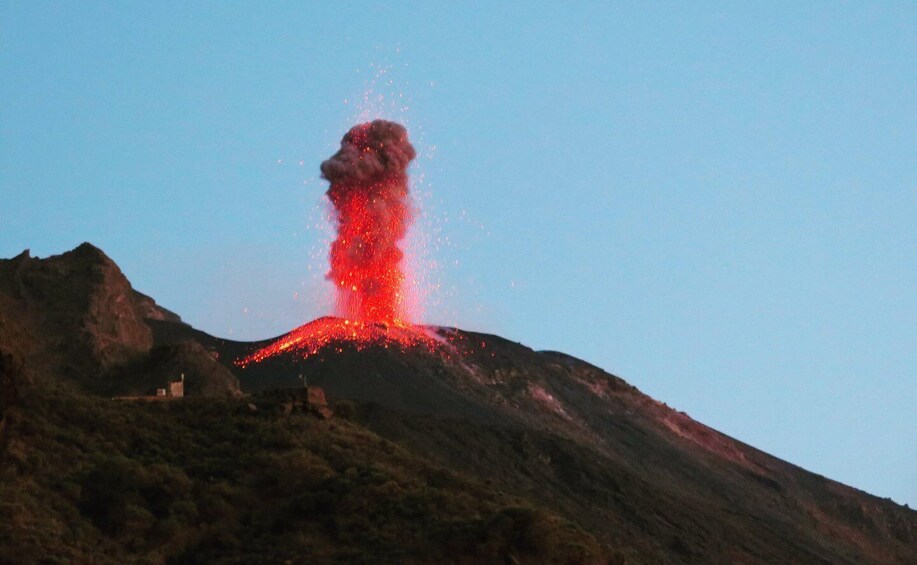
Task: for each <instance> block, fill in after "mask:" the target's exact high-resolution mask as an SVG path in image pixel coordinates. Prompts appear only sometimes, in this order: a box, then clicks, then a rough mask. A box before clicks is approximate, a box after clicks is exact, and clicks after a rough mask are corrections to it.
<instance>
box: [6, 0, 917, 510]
mask: <svg viewBox="0 0 917 565" xmlns="http://www.w3.org/2000/svg"><path fill="white" fill-rule="evenodd" d="M186 4H188V3H166V2H157V3H139V2H112V3H80V4H79V5H77V4H75V3H43V2H4V3H3V4H2V5H0V26H2V27H0V201H2V205H0V256H2V257H10V256H13V255H14V254H16V253H19V252H20V251H22V250H23V249H25V248H31V249H32V252H33V254H37V255H39V256H46V255H49V254H57V253H60V252H63V251H65V250H67V249H70V248H72V247H74V246H76V245H77V244H79V243H80V242H82V241H87V240H88V241H91V242H92V243H94V244H96V245H97V246H99V247H101V248H102V249H103V250H105V251H106V252H107V253H108V254H109V255H110V256H111V257H112V258H113V259H114V260H115V261H117V262H118V264H119V265H120V266H121V268H122V269H123V270H124V272H125V274H126V275H127V276H128V277H129V278H130V280H131V281H132V282H133V284H134V286H135V287H136V288H138V289H139V290H141V291H143V292H146V293H148V294H151V295H152V296H154V297H155V298H156V299H157V300H158V301H159V302H160V303H161V304H163V305H164V306H166V307H168V308H171V309H173V310H175V311H177V312H179V313H180V314H181V315H182V316H183V317H184V318H185V319H186V320H187V321H189V322H191V323H192V324H194V325H195V326H197V327H200V328H201V329H204V330H206V331H208V332H210V333H213V334H216V335H221V336H228V337H234V338H238V339H255V338H266V337H272V336H275V335H277V334H280V333H282V332H284V331H286V330H288V329H291V328H293V327H294V326H296V325H299V324H301V323H303V322H305V321H307V320H309V319H311V318H312V317H315V316H318V315H321V314H323V313H325V312H326V311H327V309H328V307H327V293H328V291H327V289H326V288H325V287H324V284H323V282H322V279H321V275H322V270H323V269H324V254H325V247H324V246H325V245H326V243H327V239H328V234H329V230H328V228H327V225H326V224H324V223H323V214H324V209H323V207H322V195H323V193H324V190H325V188H326V186H325V184H324V183H323V182H322V181H321V180H320V179H319V178H318V164H319V163H320V162H321V161H322V160H323V159H325V158H327V157H328V156H330V155H331V154H332V153H333V152H334V150H335V148H336V146H337V144H338V142H339V140H340V137H341V135H343V133H344V132H345V131H346V130H347V129H348V128H349V127H350V126H351V125H353V123H355V122H356V121H357V120H359V119H360V118H365V117H377V116H380V117H387V118H390V119H396V120H399V121H402V122H403V123H405V124H406V125H407V126H408V128H409V130H410V132H411V135H412V138H413V140H414V142H415V145H416V146H417V148H418V151H419V153H420V157H419V158H418V161H417V163H416V165H415V167H414V170H413V172H414V178H415V181H416V182H415V190H416V194H417V200H418V205H419V206H420V208H421V211H422V216H421V218H420V219H419V220H418V222H417V225H416V230H415V233H414V236H413V237H414V238H415V242H421V243H423V242H426V245H418V246H417V247H418V248H419V249H421V250H422V251H423V253H422V254H421V257H420V260H419V263H422V267H424V268H423V269H419V270H418V273H419V274H421V275H423V276H424V277H425V283H424V284H425V285H426V286H431V285H438V287H439V290H438V291H436V292H431V294H430V296H429V297H428V299H427V305H426V314H425V316H424V319H425V320H426V321H428V322H435V323H448V324H453V325H459V326H462V327H465V328H468V329H477V330H483V331H488V332H493V333H499V334H501V335H504V336H506V337H509V338H511V339H514V340H518V341H521V342H523V343H525V344H527V345H530V346H532V347H535V348H539V349H556V350H561V351H565V352H568V353H571V354H574V355H576V356H578V357H581V358H583V359H586V360H588V361H591V362H593V363H595V364H597V365H599V366H601V367H603V368H605V369H606V370H608V371H610V372H613V373H615V374H618V375H620V376H622V377H623V378H625V379H626V380H628V381H629V382H631V383H632V384H634V385H636V386H637V387H639V388H640V389H641V390H643V391H644V392H647V393H648V394H650V395H652V396H653V397H655V398H657V399H659V400H661V401H664V402H666V403H668V404H669V405H670V406H673V407H675V408H677V409H680V410H684V411H686V412H687V413H688V414H689V415H691V416H692V417H694V418H696V419H698V420H700V421H702V422H704V423H706V424H708V425H711V426H713V427H715V428H717V429H719V430H721V431H723V432H725V433H727V434H729V435H731V436H733V437H736V438H738V439H741V440H743V441H745V442H748V443H750V444H752V445H754V446H756V447H759V448H761V449H763V450H765V451H768V452H770V453H772V454H774V455H777V456H779V457H781V458H784V459H787V460H789V461H791V462H793V463H796V464H798V465H801V466H803V467H805V468H808V469H810V470H812V471H815V472H817V473H820V474H824V475H826V476H829V477H831V478H834V479H837V480H839V481H842V482H844V483H847V484H851V485H853V486H856V487H858V488H861V489H864V490H867V491H869V492H871V493H874V494H877V495H879V496H883V497H886V496H887V497H891V498H893V499H894V500H896V501H898V502H901V503H905V502H907V503H909V504H910V505H911V506H912V507H913V506H917V415H915V409H914V407H915V405H917V6H915V5H914V4H913V3H909V2H882V3H868V4H866V3H864V5H856V4H853V3H847V4H841V3H837V2H808V3H799V2H786V3H777V2H767V3H745V4H741V3H734V2H730V3H641V5H640V6H639V7H635V6H623V5H610V4H611V3H608V2H599V3H587V2H579V3H575V4H574V5H573V6H560V5H552V4H547V3H538V2H535V3H532V2H520V3H511V2H507V3H500V5H499V6H496V7H495V6H493V5H492V4H494V3H490V2H482V3H462V5H457V3H456V5H454V6H446V5H445V3H441V4H444V5H442V6H427V5H425V4H423V3H417V4H414V5H411V4H408V3H398V2H389V3H384V4H380V3H375V4H368V3H367V4H361V3H351V2H341V3H336V4H335V5H334V6H333V7H328V8H318V7H304V6H301V5H297V4H294V3H264V2H257V3H255V2H253V3H244V2H243V3H220V2H215V3H203V2H201V3H193V4H192V5H190V6H189V5H186ZM437 4H439V3H437ZM300 162H301V163H302V164H300ZM434 261H435V263H436V264H435V268H434V266H433V262H434Z"/></svg>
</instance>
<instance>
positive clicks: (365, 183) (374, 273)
mask: <svg viewBox="0 0 917 565" xmlns="http://www.w3.org/2000/svg"><path fill="white" fill-rule="evenodd" d="M415 156H416V153H415V151H414V147H412V146H411V144H410V142H409V141H408V132H407V130H406V129H405V128H404V126H402V125H400V124H396V123H394V122H389V121H385V120H374V121H372V122H368V123H364V124H359V125H356V126H354V127H353V128H351V130H350V131H348V132H347V134H346V135H344V138H343V139H342V140H341V148H340V150H338V152H337V153H335V154H334V155H333V156H332V157H331V158H330V159H328V160H327V161H325V162H323V163H322V165H321V170H322V177H323V178H325V179H327V180H328V181H329V182H330V183H331V187H330V188H329V189H328V192H327V195H328V198H329V199H330V200H331V204H332V205H333V206H334V210H335V219H336V221H337V238H336V239H335V241H334V242H333V243H332V244H331V251H330V254H329V259H330V265H331V266H330V269H329V271H328V275H327V277H328V279H329V280H331V281H333V282H334V285H335V288H336V289H337V300H338V315H340V316H342V317H345V318H348V319H351V320H361V321H373V322H385V323H391V322H401V321H407V320H404V319H403V318H404V315H405V312H404V288H403V283H404V272H403V270H402V259H403V257H404V254H403V252H402V251H401V248H400V244H401V241H402V240H403V239H404V236H405V235H406V234H407V230H408V226H409V225H410V223H411V219H412V213H413V212H412V209H411V203H410V199H409V196H408V174H407V168H408V165H409V164H410V162H411V160H412V159H414V157H415Z"/></svg>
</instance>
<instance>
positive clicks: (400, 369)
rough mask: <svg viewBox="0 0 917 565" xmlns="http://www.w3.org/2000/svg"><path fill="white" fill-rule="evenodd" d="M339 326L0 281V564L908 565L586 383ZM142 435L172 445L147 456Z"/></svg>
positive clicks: (423, 330) (416, 339) (103, 290)
mask: <svg viewBox="0 0 917 565" xmlns="http://www.w3.org/2000/svg"><path fill="white" fill-rule="evenodd" d="M350 324H351V322H349V321H347V320H344V319H342V318H332V317H328V318H322V319H319V320H317V321H315V322H312V323H311V324H307V325H306V326H304V328H300V329H298V330H294V331H293V332H291V333H290V334H286V335H284V336H278V337H277V338H274V339H270V340H265V341H262V342H254V343H252V342H239V341H232V340H227V339H222V338H219V337H215V336H211V335H209V334H207V333H205V332H203V331H200V330H198V329H195V328H193V327H191V326H189V325H188V324H186V323H184V322H182V321H181V319H180V318H179V317H178V316H177V315H175V314H173V313H171V312H169V311H167V310H165V309H163V308H162V307H160V306H158V305H157V304H156V303H155V301H153V300H152V299H151V298H149V297H146V296H145V295H142V294H140V293H138V292H137V291H135V290H133V288H132V286H131V285H130V283H128V282H127V280H126V279H125V278H124V276H123V275H122V274H121V272H120V270H118V268H117V266H116V265H115V264H114V262H112V261H111V260H110V259H109V258H108V257H107V256H105V254H104V253H102V252H101V251H99V250H98V249H96V248H94V247H92V246H90V245H88V244H84V245H83V246H81V247H80V248H78V249H76V250H74V251H71V252H68V253H65V254H63V255H60V256H57V257H50V258H48V259H36V258H33V257H31V256H30V255H29V254H28V253H24V254H23V255H20V256H19V257H17V258H14V259H10V260H3V261H0V351H2V352H3V354H4V358H7V359H8V360H7V361H5V362H4V363H0V369H2V371H0V373H2V375H0V377H2V378H3V382H4V392H5V394H4V396H3V397H2V402H3V406H2V408H3V416H2V417H3V427H0V441H2V444H0V445H2V449H3V452H2V455H0V463H2V467H0V469H2V475H0V478H2V481H3V489H0V491H2V493H3V494H0V505H2V508H3V515H4V516H5V518H3V519H0V524H2V525H0V540H2V541H3V544H0V545H3V546H4V547H6V548H12V549H7V550H4V551H5V553H2V555H0V559H2V558H3V557H6V558H10V556H11V555H12V554H11V553H10V552H12V551H14V550H15V551H17V555H19V556H21V555H39V556H40V555H46V554H47V548H48V547H56V548H57V550H58V553H57V555H70V556H71V557H73V558H74V559H76V560H80V558H87V557H88V558H98V557H101V555H102V552H105V555H108V556H111V555H115V556H120V558H121V559H139V558H147V559H151V560H153V561H157V560H159V561H164V560H167V559H168V560H171V559H175V560H189V561H193V559H192V557H194V556H198V559H199V560H208V559H213V560H219V559H224V560H229V561H231V560H237V561H238V560H242V561H245V560H248V559H257V558H259V557H260V558H264V555H266V553H264V552H266V551H268V549H267V548H271V549H270V551H276V552H279V553H277V554H276V555H275V556H276V557H277V558H278V559H280V558H281V557H282V558H287V557H289V558H290V559H293V558H294V557H293V556H298V558H303V556H311V557H312V559H313V560H315V561H320V562H321V561H338V560H356V561H359V560H370V561H372V560H382V561H399V562H429V561H430V560H438V561H447V562H474V561H503V562H548V561H563V562H612V563H614V562H618V563H625V562H626V563H690V562H742V563H791V562H792V563H866V562H868V563H904V562H915V561H917V550H915V547H917V512H915V511H914V510H911V509H909V508H907V507H906V506H901V505H898V504H895V503H894V502H892V501H890V500H888V499H881V498H878V497H875V496H872V495H870V494H868V493H865V492H862V491H860V490H857V489H855V488H852V487H849V486H846V485H843V484H841V483H838V482H836V481H833V480H830V479H828V478H825V477H822V476H819V475H817V474H814V473H811V472H808V471H806V470H804V469H801V468H799V467H797V466H795V465H793V464H791V463H789V462H786V461H783V460H780V459H778V458H776V457H773V456H771V455H768V454H767V453H764V452H762V451H760V450H758V449H755V448H754V447H752V446H749V445H746V444H744V443H742V442H740V441H738V440H735V439H733V438H731V437H729V436H728V435H726V434H723V433H721V432H719V431H716V430H714V429H712V428H709V427H707V426H705V425H703V424H702V423H700V422H697V421H695V420H693V419H691V418H690V417H689V416H687V415H686V414H684V413H681V412H678V411H676V410H674V409H672V408H670V407H668V406H666V405H665V404H663V403H661V402H659V401H656V400H654V399H652V398H650V397H648V396H647V395H645V394H643V393H641V392H640V391H639V390H637V389H636V388H635V387H633V386H631V385H630V384H628V383H627V382H625V381H624V380H622V379H621V378H619V377H616V376H614V375H612V374H609V373H608V372H606V371H604V370H602V369H601V368H599V367H596V366H594V365H591V364H589V363H588V362H586V361H582V360H579V359H576V358H574V357H571V356H569V355H565V354H563V353H560V352H554V351H534V350H532V349H530V348H528V347H526V346H524V345H521V344H519V343H516V342H513V341H510V340H507V339H504V338H502V337H499V336H496V335H489V334H483V333H476V332H469V331H463V330H460V329H457V328H444V327H433V326H408V327H402V326H399V325H397V324H373V325H370V326H360V328H359V330H358V331H360V332H363V335H373V336H376V337H377V338H378V339H365V340H353V339H348V337H347V333H346V332H348V331H352V330H351V329H350ZM367 332H368V333H367ZM316 336H318V337H316ZM282 344H288V345H287V346H285V347H283V346H282ZM269 347H274V348H275V349H272V350H271V351H270V354H269V355H260V356H259V352H264V350H265V348H269ZM176 348H181V351H182V353H181V355H177V354H173V353H170V352H174V351H175V350H176ZM304 353H308V354H306V355H304ZM170 355H171V356H170ZM163 356H165V357H167V358H168V359H169V361H168V363H160V362H159V361H156V360H157V359H162V358H163ZM14 358H15V359H18V361H15V362H13V361H10V360H9V359H14ZM240 359H243V360H244V359H249V360H257V361H258V362H248V363H244V362H243V363H236V361H237V360H240ZM157 363H159V364H157ZM14 366H16V367H19V366H21V367H22V368H21V369H20V368H16V369H12V368H10V367H14ZM186 366H187V367H188V369H187V371H188V374H193V378H194V379H197V381H198V382H200V383H205V384H206V386H198V388H197V389H195V390H198V391H201V392H200V394H199V395H198V398H196V399H195V398H193V395H192V397H189V398H186V399H184V400H180V401H175V402H173V403H159V404H156V405H155V406H153V405H147V404H136V403H134V404H130V403H119V402H117V401H113V400H109V398H110V397H111V396H112V395H114V394H142V393H143V390H141V389H142V388H144V387H146V388H156V387H160V386H162V379H165V378H167V377H168V375H166V374H160V373H157V367H164V369H163V370H167V371H171V372H172V373H174V372H176V371H178V370H183V369H181V368H182V367H186ZM4 367H5V368H4ZM138 367H143V370H140V369H138ZM143 379H146V380H147V381H146V382H143ZM303 381H306V383H304V382H303ZM304 384H306V385H307V386H309V387H320V388H321V389H322V390H323V391H324V395H325V397H326V398H327V401H328V404H329V405H331V406H332V407H334V409H335V412H336V414H337V415H336V416H334V417H332V418H331V420H328V421H322V422H319V423H312V422H313V420H309V419H308V418H309V416H307V415H303V416H297V415H296V414H295V409H294V408H295V403H292V402H289V401H287V400H284V399H287V398H293V397H295V395H296V394H297V392H296V391H297V390H302V388H303V386H304ZM49 391H51V392H49ZM208 391H209V392H208ZM55 395H56V396H55ZM278 395H280V396H278ZM62 398H63V399H64V400H61V399H62ZM278 399H279V400H278ZM272 406H274V407H277V408H276V410H274V411H271V410H273V409H271V408H270V407H272ZM291 410H292V411H293V412H292V413H291ZM71 411H76V412H74V413H73V414H72V415H68V414H70V412H71ZM89 413H92V414H95V416H93V417H92V418H89V417H87V416H85V414H89ZM259 418H260V419H259ZM296 418H299V419H296ZM59 420H60V421H66V422H67V424H66V427H62V428H55V427H54V425H57V424H55V422H58V421H59ZM107 421H113V422H115V421H116V422H118V424H117V425H114V424H113V425H112V427H111V429H109V428H107V427H106V426H105V424H104V422H107ZM156 422H159V424H157V423H156ZM316 422H317V421H316ZM60 425H61V426H63V425H64V424H60ZM183 426H184V427H183ZM297 426H299V427H297ZM158 427H162V428H163V429H164V430H167V432H163V433H168V434H178V435H169V436H168V437H169V438H170V439H160V438H163V437H166V436H160V435H143V434H156V433H158V432H154V431H150V430H151V429H152V428H158ZM43 430H51V431H43ZM55 430H57V431H55ZM80 430H85V431H86V432H85V433H86V434H87V435H85V436H83V435H79V434H80V433H82V432H80ZM227 430H230V431H227ZM295 430H298V431H296V433H295V434H294V433H293V431H295ZM230 433H231V434H233V435H227V434H230ZM182 434H184V435H182ZM297 434H298V435H297ZM310 434H314V435H310ZM60 437H65V438H79V439H71V440H68V441H70V443H63V444H62V443H60V442H61V441H63V440H60ZM84 437H85V438H88V439H82V438H84ZM93 438H95V439H93ZM132 438H133V439H132ZM139 438H146V440H145V441H140V439H139ZM304 438H305V439H304ZM310 438H314V441H313V439H310ZM55 442H58V443H55ZM55 445H56V446H58V447H57V448H55V449H54V450H52V449H51V448H50V447H43V446H55ZM62 446H65V447H62ZM373 446H375V447H373ZM43 449H45V451H43ZM64 452H65V453H67V454H69V455H67V456H68V457H72V458H74V459H75V460H79V461H81V462H82V463H81V465H82V466H74V467H73V468H72V469H70V468H58V471H56V472H55V474H54V476H53V477H52V478H47V479H45V478H42V477H45V475H44V474H43V473H45V472H46V471H43V470H42V469H44V468H45V467H43V466H42V465H43V464H42V463H41V461H42V460H43V459H42V458H45V459H47V460H49V461H50V460H52V459H53V458H54V457H63V456H64V455H61V453H64ZM267 452H269V454H268V455H265V453H267ZM292 454H297V455H296V457H299V458H300V459H297V461H299V460H301V461H302V462H300V463H296V464H293V463H291V461H293V460H292V459H290V458H291V457H292V456H293V455H292ZM355 454H360V455H359V457H362V459H355V458H356V457H357V455H355ZM154 460H155V461H157V463H155V465H154V464H153V463H151V461H154ZM224 461H225V463H223V462H224ZM406 461H407V463H406ZM48 464H49V463H46V464H45V465H48ZM151 465H152V466H151ZM237 467H240V468H245V469H248V471H246V473H249V472H250V473H252V476H253V477H256V479H251V480H249V479H248V478H247V477H248V475H245V474H242V475H240V474H239V473H240V472H239V471H238V470H237V469H236V468H237ZM125 469H128V471H125ZM393 469H400V471H397V472H396V471H393ZM162 476H165V477H167V479H162V480H160V478H158V477H162ZM36 477H37V478H36ZM49 477H50V476H49ZM100 477H101V478H102V479H104V480H102V479H99V478H100ZM106 477H108V478H107V479H105V478H106ZM112 477H120V478H118V479H117V480H115V479H113V478H112ZM125 477H127V478H125ZM131 477H133V478H131ZM281 477H283V478H281ZM303 477H314V480H312V479H309V480H308V481H306V480H305V479H303ZM380 477H381V478H380ZM385 477H387V478H385ZM132 480H133V481H135V482H136V484H137V485H139V486H137V487H136V488H133V487H131V488H133V490H131V489H127V487H124V486H123V485H124V484H127V483H130V481H132ZM99 481H101V482H99ZM112 481H114V482H112ZM125 481H127V483H125ZM304 481H305V482H304ZM131 484H133V483H131ZM212 484H219V485H222V486H219V489H216V487H211V486H208V485H212ZM364 484H365V485H368V486H366V487H365V489H363V490H356V489H358V487H359V488H363V487H361V486H360V485H364ZM100 485H107V486H100ZM119 485H120V486H119ZM329 485H330V486H329ZM119 489H120V490H119ZM214 489H216V490H214ZM247 489H250V490H247ZM125 492H126V493H127V494H124V493H125ZM173 492H181V493H184V494H183V495H181V496H179V495H175V500H174V501H173V499H171V498H169V497H170V496H172V495H171V494H170V493H173ZM247 493H251V494H247ZM355 493H359V496H357V494H355ZM431 493H432V494H431ZM42 496H43V497H45V498H44V499H42V498H41V497H42ZM182 497H184V498H182ZM39 500H47V501H49V502H47V503H43V504H40V505H39V504H38V503H37V502H36V501H39ZM180 500H186V501H189V500H190V501H194V505H195V507H194V508H190V506H189V505H188V504H184V505H182V504H179V501H180ZM227 501H229V502H227ZM507 501H512V502H511V504H510V503H509V502H507ZM503 505H507V506H505V507H504V506H503ZM210 508H218V509H221V510H218V511H211V510H209V509H210ZM501 508H502V509H501ZM259 509H260V510H259ZM520 509H524V510H520ZM443 513H448V519H446V518H442V515H444V514H443ZM188 516H192V517H191V518H189V517H188ZM208 516H209V518H208ZM227 516H228V517H230V518H226V517H227ZM81 519H84V520H86V524H88V525H86V526H85V527H82V526H81V527H74V526H68V525H67V524H73V523H82V522H79V520H81ZM224 519H225V520H230V522H228V524H229V525H223V522H220V520H224ZM207 520H212V521H214V522H213V524H216V523H219V524H221V525H220V526H219V528H218V527H217V526H214V525H213V524H211V523H209V522H207ZM208 524H210V525H208ZM170 528H171V529H170ZM220 528H222V529H220ZM134 530H136V531H139V532H141V534H137V536H135V537H131V536H132V534H131V532H133V531H134ZM157 540H159V541H157ZM54 544H57V545H54ZM284 552H285V553H284ZM354 552H362V553H354ZM151 556H152V557H151ZM201 556H204V557H201ZM109 558H110V557H109ZM116 560H117V559H116Z"/></svg>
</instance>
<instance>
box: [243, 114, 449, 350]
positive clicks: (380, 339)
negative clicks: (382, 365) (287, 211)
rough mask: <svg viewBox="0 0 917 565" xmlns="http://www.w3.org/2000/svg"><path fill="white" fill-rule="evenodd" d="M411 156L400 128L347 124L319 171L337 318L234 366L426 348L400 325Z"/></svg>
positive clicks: (418, 334)
mask: <svg viewBox="0 0 917 565" xmlns="http://www.w3.org/2000/svg"><path fill="white" fill-rule="evenodd" d="M415 156H416V153H415V151H414V147H413V146H411V143H410V142H409V141H408V136H407V130H406V129H405V128H404V127H403V126H401V125H400V124H396V123H394V122H389V121H385V120H374V121H372V122H367V123H363V124H359V125H356V126H354V127H353V128H351V129H350V131H348V132H347V134H346V135H345V136H344V138H343V139H342V140H341V148H340V149H339V150H338V152H337V153H335V154H334V155H333V156H332V157H331V158H330V159H328V160H326V161H325V162H323V163H322V165H321V170H322V176H323V177H324V178H325V179H326V180H328V181H329V182H330V183H331V186H330V188H329V189H328V192H327V196H328V199H329V200H330V201H331V204H332V205H333V207H334V221H335V227H336V229H337V237H336V239H335V240H334V242H332V244H331V249H330V252H329V254H328V259H329V270H328V274H327V278H328V280H330V281H331V282H332V283H333V284H334V287H335V290H336V293H337V313H338V315H339V316H341V317H340V318H319V319H318V320H315V321H313V322H310V323H308V324H306V325H304V326H301V327H299V328H297V329H295V330H293V331H292V332H290V333H288V334H286V335H285V336H283V337H281V338H279V339H278V340H277V341H275V342H274V343H271V344H270V345H268V346H267V347H264V348H262V349H260V350H258V351H255V352H254V353H252V354H250V355H248V356H247V357H244V358H242V359H240V360H238V361H237V362H236V364H238V365H240V366H243V367H244V366H246V365H248V364H250V363H257V362H259V361H263V360H264V359H267V358H268V357H271V356H274V355H280V354H286V353H295V354H298V355H301V356H303V357H308V356H310V355H314V354H315V353H318V351H320V350H324V349H326V348H329V347H336V348H337V349H338V350H339V351H340V350H343V347H344V344H353V345H355V346H356V347H357V349H362V348H364V347H367V346H370V345H381V346H383V347H389V346H390V345H397V346H401V347H414V346H418V345H422V346H425V347H428V348H431V349H434V348H436V347H438V345H439V342H437V340H436V339H435V338H434V337H433V334H432V333H427V331H426V330H425V329H424V328H422V327H420V326H414V325H412V324H411V323H409V322H408V321H407V319H406V312H405V310H406V308H405V296H404V292H405V290H404V283H405V274H404V270H403V260H404V252H403V251H402V250H401V244H402V241H403V240H404V238H405V235H407V230H408V227H409V226H410V224H411V220H412V218H413V210H412V207H411V201H410V197H409V194H408V174H407V168H408V165H409V164H410V163H411V161H412V160H413V159H414V157H415Z"/></svg>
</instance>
